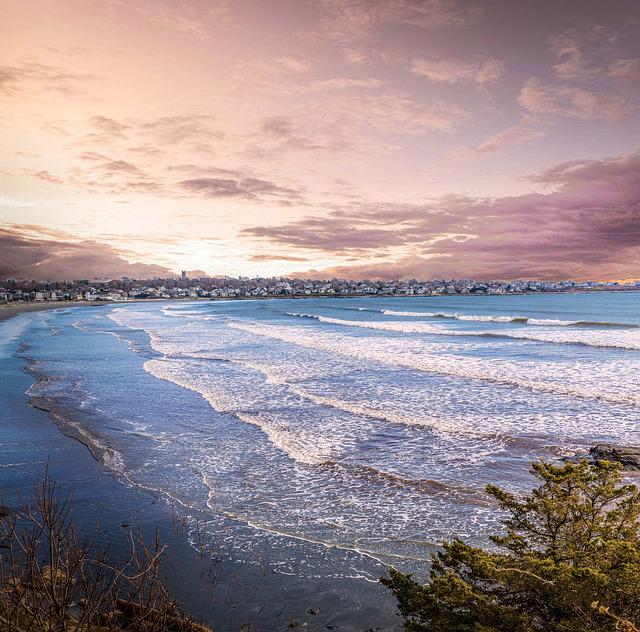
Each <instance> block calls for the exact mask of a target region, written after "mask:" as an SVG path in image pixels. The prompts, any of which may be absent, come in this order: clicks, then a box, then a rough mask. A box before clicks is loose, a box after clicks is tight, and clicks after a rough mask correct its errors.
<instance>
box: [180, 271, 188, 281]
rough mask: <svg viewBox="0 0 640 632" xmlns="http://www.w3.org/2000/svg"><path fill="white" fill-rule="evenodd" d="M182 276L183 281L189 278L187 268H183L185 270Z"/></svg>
mask: <svg viewBox="0 0 640 632" xmlns="http://www.w3.org/2000/svg"><path fill="white" fill-rule="evenodd" d="M181 276H182V280H183V281H186V280H187V271H186V270H183V271H182V275H181Z"/></svg>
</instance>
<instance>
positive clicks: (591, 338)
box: [287, 312, 640, 351]
mask: <svg viewBox="0 0 640 632" xmlns="http://www.w3.org/2000/svg"><path fill="white" fill-rule="evenodd" d="M416 313H417V312H414V313H413V314H414V315H415V314H416ZM287 315H288V316H293V317H298V318H309V319H313V320H317V321H319V322H322V323H327V324H333V325H342V326H345V327H361V328H364V329H380V330H383V331H395V332H399V333H408V334H433V335H446V336H471V337H503V338H515V339H519V340H531V341H534V342H546V343H555V344H579V345H586V346H589V347H607V348H613V349H628V350H633V351H638V350H640V329H629V330H607V331H604V330H586V329H582V330H578V329H576V330H571V331H561V332H560V331H546V330H544V329H538V330H526V331H519V330H513V329H502V330H495V329H494V330H478V331H468V330H458V329H456V330H454V329H448V328H446V327H443V326H440V325H432V324H428V323H415V322H408V321H407V322H405V321H385V322H380V321H361V320H344V319H340V318H331V317H328V316H318V315H315V314H300V313H295V312H287ZM396 315H403V316H409V315H411V313H410V312H396ZM487 318H489V317H487ZM491 318H492V320H495V318H493V317H491ZM465 319H466V320H479V321H482V320H483V318H482V317H465V318H461V319H460V320H465ZM496 322H497V321H496ZM500 322H506V321H500ZM551 322H552V323H555V324H556V325H557V324H559V323H563V322H565V323H566V322H568V321H544V323H545V324H550V323H551ZM532 324H535V323H533V322H532Z"/></svg>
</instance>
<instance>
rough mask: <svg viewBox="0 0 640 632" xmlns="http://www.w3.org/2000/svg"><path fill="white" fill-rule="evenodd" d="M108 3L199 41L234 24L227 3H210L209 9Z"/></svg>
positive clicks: (119, 0)
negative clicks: (219, 29)
mask: <svg viewBox="0 0 640 632" xmlns="http://www.w3.org/2000/svg"><path fill="white" fill-rule="evenodd" d="M107 4H108V5H111V6H112V7H115V8H116V9H122V10H126V11H130V12H132V13H134V14H136V15H138V16H140V17H141V18H142V19H144V20H146V21H147V22H150V23H151V24H155V25H157V26H160V27H162V28H165V29H167V30H170V31H176V32H178V33H184V34H185V35H188V36H191V37H196V38H198V39H206V38H207V37H209V35H210V34H211V33H212V31H213V30H214V29H215V28H216V27H218V28H220V27H222V28H228V27H229V26H232V25H233V19H232V17H231V13H230V10H229V7H228V5H227V3H226V2H220V1H218V2H215V3H207V5H208V6H207V7H206V8H203V7H202V6H199V5H198V4H196V3H190V2H181V3H180V5H179V6H174V5H173V4H172V3H171V2H166V1H165V2H163V1H160V0H153V1H151V0H107Z"/></svg>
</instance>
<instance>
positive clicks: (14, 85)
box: [0, 60, 99, 97]
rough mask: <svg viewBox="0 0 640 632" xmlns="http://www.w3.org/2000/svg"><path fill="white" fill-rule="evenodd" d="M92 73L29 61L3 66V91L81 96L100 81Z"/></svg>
mask: <svg viewBox="0 0 640 632" xmlns="http://www.w3.org/2000/svg"><path fill="white" fill-rule="evenodd" d="M98 79H99V78H98V77H97V76H95V75H90V74H81V73H77V72H72V71H70V70H67V69H65V68H62V67H60V66H53V65H50V64H42V63H40V62H38V61H34V60H26V61H22V62H20V63H18V64H17V65H14V66H0V94H5V95H8V96H17V95H22V94H25V95H34V94H39V93H47V92H48V93H57V94H59V95H62V96H65V97H80V96H84V95H85V94H87V92H88V91H89V89H90V88H91V87H92V85H91V84H94V83H95V82H96V81H98Z"/></svg>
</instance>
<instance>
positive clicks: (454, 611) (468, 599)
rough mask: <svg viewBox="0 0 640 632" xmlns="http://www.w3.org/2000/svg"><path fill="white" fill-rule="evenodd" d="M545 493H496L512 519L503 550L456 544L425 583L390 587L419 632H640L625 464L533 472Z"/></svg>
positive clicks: (638, 498)
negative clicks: (622, 471)
mask: <svg viewBox="0 0 640 632" xmlns="http://www.w3.org/2000/svg"><path fill="white" fill-rule="evenodd" d="M533 473H534V474H535V476H536V477H537V479H538V480H539V481H540V483H541V484H540V486H539V487H537V488H536V489H534V490H533V491H532V492H531V493H530V494H529V495H527V496H525V497H524V498H517V497H516V496H514V495H513V494H510V493H508V492H506V491H504V490H502V489H500V488H498V487H496V486H493V485H489V486H488V487H487V492H488V493H489V494H490V495H491V496H493V497H494V498H495V499H496V500H497V502H498V505H499V506H500V508H501V509H502V510H504V511H505V512H506V513H507V518H506V519H505V520H504V521H503V524H504V526H505V527H506V534H505V535H501V536H494V537H492V538H491V539H492V540H493V542H494V543H495V544H496V545H497V547H496V549H495V550H490V551H487V550H484V549H481V548H476V547H473V546H469V545H468V544H465V543H464V542H462V541H461V540H458V539H456V540H453V541H451V542H446V543H445V544H444V545H443V550H442V551H440V552H438V553H437V554H435V555H434V556H433V564H432V568H431V575H430V581H429V583H428V584H426V585H420V584H419V583H417V582H416V581H414V580H413V579H412V577H411V576H410V575H405V574H403V573H401V572H399V571H397V570H395V569H391V570H390V571H389V576H388V577H385V578H382V580H381V581H382V583H383V584H384V585H386V586H387V587H388V588H390V589H391V590H392V591H393V593H394V594H395V596H396V598H397V600H398V606H399V609H400V613H401V615H402V617H403V620H404V625H405V629H406V630H408V631H410V632H432V631H436V630H438V631H445V630H446V631H451V632H515V631H522V632H537V631H543V630H544V631H545V632H561V631H563V632H566V631H569V632H585V631H590V630H594V631H598V632H600V631H602V632H605V631H611V630H620V631H623V632H640V523H639V520H638V518H639V516H640V492H639V490H638V489H637V488H636V486H635V485H622V484H621V475H620V466H619V464H614V463H609V462H606V461H602V462H600V463H599V464H597V465H592V464H589V463H587V462H586V461H583V462H581V463H579V464H572V463H567V464H566V465H562V466H555V465H552V464H549V463H544V462H541V463H535V464H533Z"/></svg>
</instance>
